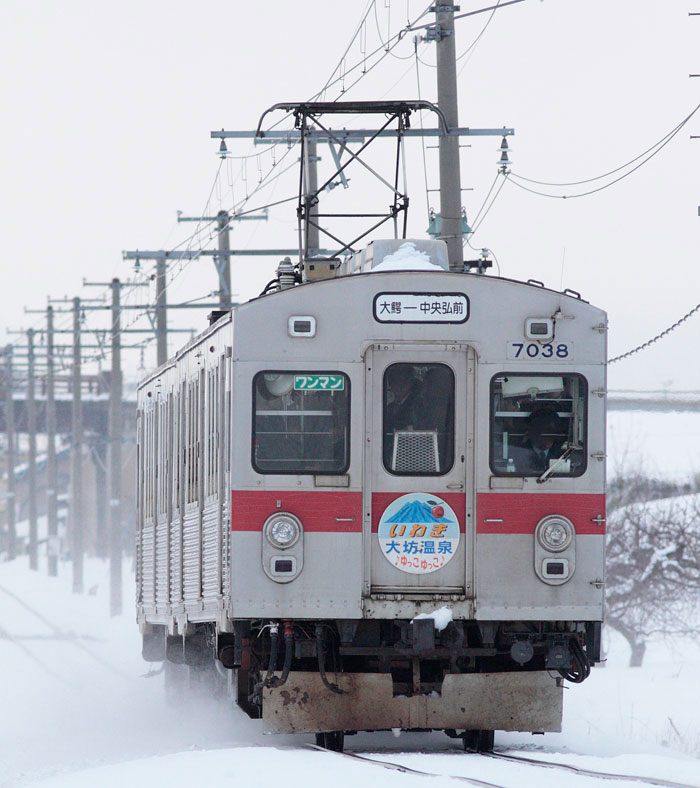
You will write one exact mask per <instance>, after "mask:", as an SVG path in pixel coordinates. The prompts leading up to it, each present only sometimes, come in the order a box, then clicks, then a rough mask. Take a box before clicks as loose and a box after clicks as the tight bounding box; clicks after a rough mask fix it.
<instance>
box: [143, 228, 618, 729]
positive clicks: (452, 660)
mask: <svg viewBox="0 0 700 788" xmlns="http://www.w3.org/2000/svg"><path fill="white" fill-rule="evenodd" d="M395 246H396V244H394V245H393V246H392V244H389V249H391V248H395ZM378 248H379V246H378V245H377V244H375V258H377V257H378V256H379V255H378V254H377V251H376V249H378ZM423 248H424V249H427V251H428V253H429V254H431V257H432V261H433V266H432V267H431V266H426V267H425V268H426V269H427V270H388V271H385V270H382V266H381V265H378V263H379V262H381V260H378V259H374V261H373V260H372V255H371V254H369V255H364V256H359V257H357V258H355V259H353V260H351V261H350V262H349V263H347V264H345V265H344V266H343V267H342V268H341V269H340V271H339V272H336V273H340V274H345V275H340V276H334V277H332V278H326V279H321V280H319V281H309V282H306V283H304V284H298V285H295V286H289V287H281V288H280V289H278V290H277V291H276V292H273V293H271V294H269V295H265V296H263V297H260V298H258V299H255V300H252V301H250V302H249V303H246V304H243V305H241V306H239V307H237V308H236V309H234V310H233V312H232V313H230V314H226V315H224V316H222V317H221V318H220V319H219V320H217V321H216V322H215V323H214V324H213V325H211V326H210V328H209V329H208V330H206V331H204V332H203V333H202V334H201V335H200V336H198V337H197V338H196V339H193V340H192V341H191V342H190V343H189V344H188V345H187V346H186V347H184V348H183V349H182V350H181V351H180V352H179V353H178V354H177V355H176V357H175V358H173V359H172V361H170V362H169V363H167V364H166V365H164V366H163V367H161V368H160V369H158V370H157V371H156V372H155V373H154V374H152V375H151V376H150V377H148V378H147V379H145V380H144V381H143V382H142V384H141V386H140V388H139V395H138V408H139V421H138V425H139V426H138V430H139V436H138V445H139V465H138V468H139V470H138V473H139V490H140V500H139V520H138V527H139V530H138V577H137V583H138V589H137V611H138V621H139V624H140V626H141V631H142V633H143V636H144V656H145V657H146V658H147V659H152V660H156V659H164V658H165V659H167V660H168V661H169V662H180V663H185V664H187V665H189V666H190V669H191V670H199V669H203V666H204V667H206V666H207V665H210V664H211V663H213V662H214V660H218V661H219V665H218V669H219V671H220V672H221V670H222V667H223V668H224V669H228V670H229V671H230V674H231V676H232V677H234V678H235V685H236V689H235V693H236V699H237V701H238V703H239V704H240V705H241V706H242V707H243V708H244V709H245V710H246V711H247V712H248V713H249V714H250V715H251V716H262V717H263V720H264V725H265V729H266V730H268V731H270V732H278V731H287V732H288V731H297V732H304V731H312V732H317V733H318V732H332V731H348V730H358V729H362V730H372V729H387V728H405V729H418V728H424V729H430V728H432V729H437V728H441V729H445V730H448V731H456V732H457V735H460V732H461V735H465V736H466V735H468V734H469V732H474V731H492V730H494V729H504V730H529V731H545V730H558V729H559V728H560V722H561V702H562V679H561V678H560V677H559V678H555V677H554V676H559V674H561V675H562V676H566V677H568V678H570V679H572V680H573V681H580V680H582V678H583V677H585V675H587V670H588V668H589V667H590V663H594V662H596V661H597V660H598V659H599V638H600V622H601V621H602V617H603V583H604V540H605V498H604V486H605V462H604V457H605V385H606V382H605V374H606V316H605V314H604V313H603V312H602V311H601V310H599V309H597V308H595V307H593V306H591V305H590V304H588V303H586V302H585V301H583V300H581V299H580V297H578V295H577V294H575V293H571V292H565V293H559V292H555V291H553V290H548V289H545V288H544V287H542V286H540V285H539V284H537V283H521V282H516V281H511V280H506V279H501V278H496V277H490V276H482V275H475V274H462V273H451V272H449V271H447V270H442V269H440V268H438V267H437V266H436V265H435V264H436V263H437V265H440V264H441V262H440V261H441V260H442V259H443V258H442V256H441V253H440V249H439V242H437V243H435V242H433V244H432V246H431V244H430V243H424V244H423ZM436 250H437V251H436ZM397 381H398V382H397ZM392 385H394V386H395V388H396V390H392ZM402 386H403V389H404V390H406V388H410V389H411V394H412V395H416V399H415V402H414V403H413V406H412V408H413V409H412V411H411V409H410V408H408V410H407V409H406V408H404V412H403V413H400V411H401V408H402V401H401V396H402V395H401V393H400V389H401V387H402ZM397 391H399V393H397ZM408 411H410V412H408ZM397 414H398V415H397ZM391 419H394V423H393V424H392V423H390V421H391ZM543 420H544V422H547V423H548V426H546V428H545V429H544V433H546V435H545V439H544V440H542V439H540V443H541V444H542V446H544V445H545V444H548V446H547V449H546V450H549V451H550V453H551V454H552V456H551V457H550V458H549V459H547V458H546V457H539V458H538V460H537V462H540V463H542V464H540V465H537V464H536V461H535V460H534V459H533V458H534V456H535V454H534V451H535V450H533V446H532V445H531V444H533V442H535V441H534V438H533V436H534V433H535V432H536V429H535V427H536V425H537V423H539V425H540V427H539V432H540V434H541V433H542V432H543V430H542V423H543ZM547 433H548V436H547ZM542 446H541V447H540V448H542ZM553 448H556V451H552V449H553ZM546 450H545V451H546ZM528 453H529V454H528ZM526 455H527V456H526ZM421 614H425V615H424V616H421ZM417 616H418V618H416V617H417ZM557 671H558V672H557ZM584 674H585V675H584ZM328 735H331V734H330V733H329V734H328Z"/></svg>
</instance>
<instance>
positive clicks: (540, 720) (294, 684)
mask: <svg viewBox="0 0 700 788" xmlns="http://www.w3.org/2000/svg"><path fill="white" fill-rule="evenodd" d="M329 679H330V680H331V681H333V680H337V683H338V686H339V687H340V688H341V689H342V690H343V694H342V695H338V694H336V693H334V692H331V691H330V690H328V689H327V688H326V687H324V686H323V683H322V682H321V679H320V677H319V675H318V674H317V673H302V672H299V673H290V674H289V678H288V680H287V681H286V683H285V684H284V686H282V687H278V688H273V689H268V688H265V689H263V730H264V732H265V733H319V732H327V731H340V730H344V731H348V730H353V731H372V730H386V729H388V728H402V729H404V730H410V729H417V728H422V729H427V728H433V729H445V728H454V729H455V730H464V729H483V730H501V731H541V732H545V731H553V732H558V731H561V718H562V696H563V689H562V687H560V686H557V680H556V679H555V678H552V677H551V676H550V675H549V674H548V673H547V672H546V671H536V672H535V671H533V672H523V673H469V674H461V675H452V674H450V675H448V676H446V677H445V680H444V681H443V684H442V691H441V694H440V695H439V696H438V695H437V694H435V693H434V694H432V695H414V696H413V697H410V698H409V697H405V696H403V697H394V696H393V691H392V688H393V685H392V680H391V675H390V674H387V673H347V674H340V675H338V676H337V679H336V676H335V675H333V674H331V675H330V676H329Z"/></svg>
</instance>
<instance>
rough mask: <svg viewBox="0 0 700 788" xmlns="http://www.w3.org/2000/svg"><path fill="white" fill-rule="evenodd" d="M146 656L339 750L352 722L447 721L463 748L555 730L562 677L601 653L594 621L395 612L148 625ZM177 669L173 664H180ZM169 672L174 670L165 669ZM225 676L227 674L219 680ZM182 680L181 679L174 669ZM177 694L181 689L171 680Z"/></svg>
mask: <svg viewBox="0 0 700 788" xmlns="http://www.w3.org/2000/svg"><path fill="white" fill-rule="evenodd" d="M146 629H147V631H146V632H145V633H144V641H143V644H144V646H143V656H144V658H145V659H146V660H149V661H162V660H164V661H165V663H166V670H165V673H166V681H171V682H172V676H174V675H176V674H175V672H174V671H173V667H172V666H186V667H188V668H189V672H190V676H191V677H194V680H195V681H197V680H200V677H201V676H203V675H204V674H206V673H207V672H211V673H212V675H213V676H214V677H215V679H216V680H215V681H214V682H213V683H212V686H217V685H218V690H216V691H218V692H224V691H225V688H226V685H227V684H228V687H229V690H230V691H231V693H232V694H233V697H234V700H235V701H236V703H237V704H238V705H239V706H240V707H241V709H242V710H243V711H245V713H246V714H248V716H250V717H251V718H253V719H260V718H261V719H262V720H263V729H264V731H265V732H266V733H314V734H316V741H317V744H319V745H320V746H323V747H326V748H327V749H333V750H340V751H342V748H343V742H344V737H345V735H346V734H349V733H354V732H356V731H358V730H363V731H365V730H387V729H402V730H444V731H445V732H446V733H447V734H448V735H449V736H453V737H455V738H461V739H462V742H463V744H464V748H465V750H468V751H484V750H489V749H491V748H492V747H493V731H494V730H512V731H515V730H517V731H531V732H542V733H543V732H546V731H558V730H560V729H561V714H562V694H563V679H566V680H569V681H572V682H575V683H580V682H581V681H583V680H584V679H585V678H586V677H587V676H588V674H589V672H590V666H591V664H592V663H595V662H598V661H599V660H600V623H599V622H579V623H575V622H521V621H517V622H477V621H450V622H449V623H448V624H447V626H445V628H444V629H442V630H437V629H436V628H435V622H434V621H433V619H431V618H426V619H415V620H413V621H400V620H379V619H371V620H366V619H365V620H347V619H345V620H343V619H339V620H321V621H310V620H295V621H284V620H282V621H261V620H257V621H234V622H233V626H232V629H233V632H217V629H216V626H215V625H214V624H213V623H205V624H198V625H196V626H195V627H194V628H192V625H190V629H189V631H188V633H187V635H174V636H172V635H168V634H167V629H166V627H164V626H147V628H146ZM180 675H181V674H180ZM169 677H170V678H169ZM224 677H228V681H225V680H223V679H224ZM180 680H181V679H180ZM170 691H171V692H178V691H179V689H178V687H175V688H173V687H171V688H170Z"/></svg>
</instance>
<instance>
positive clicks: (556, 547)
mask: <svg viewBox="0 0 700 788" xmlns="http://www.w3.org/2000/svg"><path fill="white" fill-rule="evenodd" d="M535 534H536V536H537V539H538V541H539V543H540V544H541V545H542V547H544V549H545V550H549V551H551V552H552V553H560V552H561V551H562V550H566V548H567V547H568V546H569V545H570V544H571V541H572V539H573V538H574V527H573V525H572V524H571V523H570V522H569V521H568V520H567V519H566V518H565V517H561V516H559V515H550V516H549V517H545V518H544V519H543V520H540V522H539V524H538V526H537V528H536V529H535Z"/></svg>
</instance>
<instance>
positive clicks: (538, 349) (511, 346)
mask: <svg viewBox="0 0 700 788" xmlns="http://www.w3.org/2000/svg"><path fill="white" fill-rule="evenodd" d="M572 351H573V348H572V346H571V345H570V344H569V343H568V342H557V343H555V342H552V343H550V344H548V345H540V344H539V343H538V342H509V343H508V358H509V359H515V358H517V359H526V358H531V359H536V358H537V359H547V358H550V359H553V360H556V359H562V360H563V359H569V360H571V358H572V356H573V352H572Z"/></svg>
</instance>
